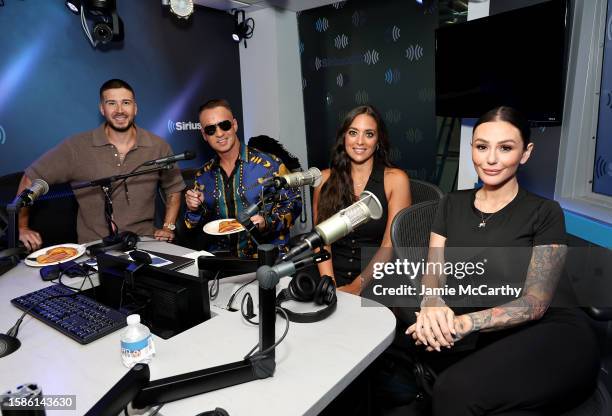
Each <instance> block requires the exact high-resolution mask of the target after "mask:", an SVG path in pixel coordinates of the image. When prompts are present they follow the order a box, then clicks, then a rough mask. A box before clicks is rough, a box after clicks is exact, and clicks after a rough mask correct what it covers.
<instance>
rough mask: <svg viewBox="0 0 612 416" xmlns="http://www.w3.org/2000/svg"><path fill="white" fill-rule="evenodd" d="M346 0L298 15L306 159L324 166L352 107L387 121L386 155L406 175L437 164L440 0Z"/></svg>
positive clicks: (424, 173)
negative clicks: (388, 148)
mask: <svg viewBox="0 0 612 416" xmlns="http://www.w3.org/2000/svg"><path fill="white" fill-rule="evenodd" d="M426 3H430V4H434V6H431V7H427V6H423V5H420V4H419V3H418V2H416V1H406V0H384V1H376V2H373V1H367V0H350V1H341V2H337V3H334V4H332V5H330V6H325V7H320V8H316V9H311V10H308V11H304V12H302V13H300V14H299V17H298V24H299V34H300V45H299V46H300V52H301V57H302V59H301V62H302V76H303V79H302V87H303V89H304V108H305V119H306V136H307V143H308V149H309V152H308V163H309V165H311V166H317V167H321V168H322V167H328V166H329V160H330V150H329V149H331V146H332V144H333V143H334V140H335V135H336V129H337V128H338V126H339V125H340V123H341V122H342V120H343V119H344V117H345V115H346V114H347V112H348V111H349V110H351V109H352V108H353V107H356V106H358V105H362V104H371V105H374V106H375V107H376V108H377V109H378V110H379V111H380V113H381V115H382V117H383V118H384V120H385V121H386V124H387V127H388V129H389V135H390V139H391V145H392V152H391V159H392V161H393V163H395V164H396V165H397V166H399V167H401V168H403V169H406V170H407V171H408V173H409V175H410V176H411V177H415V178H420V179H431V176H432V174H433V170H434V164H435V153H436V148H437V140H436V117H435V111H434V110H435V108H434V30H435V28H436V27H437V26H438V13H437V9H436V8H435V4H436V3H437V2H426Z"/></svg>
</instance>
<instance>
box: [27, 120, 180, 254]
mask: <svg viewBox="0 0 612 416" xmlns="http://www.w3.org/2000/svg"><path fill="white" fill-rule="evenodd" d="M136 132H137V133H136V145H135V146H134V147H133V148H132V149H131V150H130V151H129V152H128V153H127V155H125V159H124V160H123V161H121V160H120V158H119V153H118V152H117V149H116V148H115V146H114V145H112V144H111V143H110V142H109V141H108V139H107V137H106V134H105V132H104V124H102V125H100V126H99V127H98V128H96V129H95V130H92V131H87V132H83V133H79V134H77V135H75V136H73V137H70V138H68V139H66V140H64V141H63V142H61V143H60V144H58V145H57V146H56V147H54V148H53V149H51V150H50V151H48V152H47V153H45V154H44V155H42V156H41V157H40V158H39V159H38V160H36V161H35V162H34V163H32V165H30V166H29V167H28V168H27V169H26V171H25V173H26V175H27V176H28V177H29V178H30V179H32V180H33V179H37V178H40V179H43V180H45V181H47V182H48V183H49V184H53V183H64V182H80V181H92V180H95V179H100V178H105V177H108V176H113V175H120V174H125V173H129V172H131V171H132V170H133V169H134V168H136V167H137V166H138V165H140V164H141V163H143V162H146V161H148V160H153V159H158V158H161V157H165V156H168V155H171V154H173V152H172V149H171V148H170V145H168V143H166V142H165V141H164V140H163V139H161V138H160V137H158V136H156V135H154V134H153V133H151V132H148V131H146V130H144V129H142V128H138V127H137V128H136ZM119 184H120V181H119V182H115V183H114V184H113V186H117V185H119ZM158 184H160V185H161V188H162V189H163V190H164V192H165V194H166V196H167V195H170V194H172V193H175V192H180V191H182V190H183V189H184V188H185V183H184V181H183V178H182V176H181V173H180V171H179V169H178V168H177V167H176V166H175V167H174V168H173V169H171V170H166V171H163V172H162V173H160V172H156V173H149V174H145V175H141V176H135V177H132V178H129V179H127V180H126V183H125V185H126V186H124V185H120V186H118V187H117V189H116V190H115V191H114V193H113V195H112V200H113V210H114V215H113V218H114V221H115V223H116V224H117V226H118V228H119V231H132V232H135V233H137V234H139V235H151V234H153V232H154V227H153V218H154V214H155V193H156V191H157V186H158ZM74 193H75V196H76V199H77V201H78V203H79V213H78V218H77V234H78V237H79V242H81V243H84V242H88V241H92V240H97V239H100V238H102V237H105V236H107V235H108V234H109V230H108V225H107V223H106V220H105V217H104V194H103V192H102V190H101V189H100V187H93V188H84V189H79V190H75V191H74ZM43 238H44V236H43Z"/></svg>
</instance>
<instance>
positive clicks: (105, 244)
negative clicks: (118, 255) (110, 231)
mask: <svg viewBox="0 0 612 416" xmlns="http://www.w3.org/2000/svg"><path fill="white" fill-rule="evenodd" d="M139 240H140V239H139V238H138V235H136V234H134V233H133V232H131V231H123V232H121V233H119V234H117V235H112V236H107V237H104V238H103V239H102V242H101V243H98V244H94V245H91V246H89V247H87V254H89V255H90V256H95V255H96V254H100V253H106V252H107V251H112V250H117V251H129V250H134V249H135V248H136V243H138V241H139Z"/></svg>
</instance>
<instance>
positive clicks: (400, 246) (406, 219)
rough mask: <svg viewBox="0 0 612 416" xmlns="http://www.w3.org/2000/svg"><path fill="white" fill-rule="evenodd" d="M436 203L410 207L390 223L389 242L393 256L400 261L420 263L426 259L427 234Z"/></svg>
mask: <svg viewBox="0 0 612 416" xmlns="http://www.w3.org/2000/svg"><path fill="white" fill-rule="evenodd" d="M437 209H438V201H437V200H433V201H425V202H421V203H419V204H415V205H411V206H409V207H408V208H404V209H403V210H401V211H400V212H398V213H397V215H396V216H395V218H394V219H393V222H392V223H391V242H392V244H393V248H394V251H395V255H396V256H398V257H399V258H401V259H404V258H406V259H408V260H411V261H420V260H421V259H425V260H426V259H427V248H428V247H429V233H430V232H431V224H432V223H433V220H434V216H435V215H436V210H437Z"/></svg>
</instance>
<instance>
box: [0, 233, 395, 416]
mask: <svg viewBox="0 0 612 416" xmlns="http://www.w3.org/2000/svg"><path fill="white" fill-rule="evenodd" d="M139 247H141V248H143V249H147V248H148V249H150V250H154V251H159V252H167V253H171V254H185V253H187V252H189V250H188V249H185V248H182V247H178V246H173V245H170V244H166V243H141V244H139ZM183 272H186V273H195V272H197V266H196V265H194V266H190V267H189V268H186V269H184V270H183ZM243 279H244V278H243ZM243 279H239V278H236V279H234V278H232V279H231V280H230V281H225V282H224V281H223V280H222V281H221V282H222V284H221V291H220V296H219V300H217V301H214V302H212V304H213V305H215V304H216V305H219V304H221V305H225V304H226V303H227V299H228V294H229V293H231V292H233V290H234V289H235V288H237V287H238V285H239V283H236V281H237V280H238V281H239V280H242V281H244V280H243ZM232 280H233V281H234V283H231V281H232ZM284 283H285V284H286V282H284ZM46 285H48V283H46V282H43V281H42V280H41V279H40V277H39V275H38V270H37V269H33V268H29V267H27V266H25V265H23V264H20V265H19V266H18V267H16V268H15V269H13V270H11V271H10V272H8V273H6V274H5V275H4V276H0V331H2V332H6V331H7V330H8V329H9V328H10V327H11V326H12V325H13V324H14V323H15V321H16V320H17V319H18V318H19V316H20V315H21V313H22V312H21V311H20V310H19V309H17V308H16V307H14V306H13V305H12V304H11V303H10V300H11V299H13V298H15V297H17V296H20V295H23V294H26V293H29V292H32V291H34V290H38V289H40V288H42V287H44V286H46ZM248 290H249V291H250V292H251V293H252V294H253V295H255V300H256V295H257V287H256V283H253V284H252V285H250V286H249V288H248ZM241 299H242V295H240V296H238V297H237V299H236V302H235V305H234V306H235V307H236V308H238V307H239V301H240V300H241ZM372 305H375V304H373V303H372ZM284 306H286V307H288V308H292V310H297V311H299V310H300V309H301V310H303V311H304V310H313V309H314V305H312V304H302V303H300V304H297V303H295V302H287V303H286V304H284ZM212 312H213V313H214V314H217V316H214V317H213V318H212V319H210V320H209V321H207V322H204V323H202V324H200V325H197V326H196V327H194V328H191V329H190V330H188V331H185V332H183V333H181V334H179V335H177V336H175V337H173V338H171V339H168V340H163V339H161V338H159V337H155V345H156V349H157V356H156V357H155V358H154V359H153V361H152V362H151V364H150V369H151V380H155V379H159V378H164V377H169V376H172V375H177V374H182V373H186V372H190V371H195V370H200V369H204V368H208V367H212V366H216V365H221V364H226V363H230V362H235V361H239V360H241V359H242V358H243V357H244V355H245V354H246V353H247V352H248V351H249V350H250V349H251V348H252V347H253V346H254V345H255V344H256V343H257V341H258V334H259V333H258V328H257V327H255V326H253V325H250V324H248V323H246V322H245V321H244V320H243V319H242V317H241V315H240V313H239V312H229V311H226V310H224V309H221V308H219V307H216V306H212ZM284 325H285V321H284V319H282V318H277V323H276V335H277V338H278V337H279V336H280V335H281V334H282V332H283V329H284ZM394 330H395V318H394V316H393V314H392V313H391V312H390V311H389V310H388V309H387V308H385V307H363V306H362V299H361V298H359V297H357V296H353V295H347V294H344V293H339V294H338V308H337V310H336V312H334V313H333V314H332V315H331V317H329V318H328V319H326V320H324V321H321V322H317V323H312V324H296V323H293V322H292V323H291V326H290V329H289V333H288V335H287V337H286V338H285V340H284V341H283V342H282V343H281V344H280V345H279V346H278V347H277V348H276V372H275V374H274V377H271V378H267V379H263V380H257V381H253V382H250V383H245V384H242V385H238V386H233V387H229V388H225V389H222V390H217V391H214V392H210V393H206V394H202V395H198V396H194V397H191V398H188V399H184V400H179V401H176V402H173V403H168V404H165V405H164V406H163V407H162V409H161V411H160V413H159V414H160V415H173V416H174V415H190V416H193V415H196V414H197V413H199V412H202V411H204V410H211V409H214V408H215V407H222V408H224V409H225V410H227V411H228V412H229V414H230V415H231V416H239V415H249V416H252V415H264V414H265V415H282V416H286V415H302V414H304V415H316V414H318V413H319V412H320V411H321V410H323V409H324V408H325V407H326V406H327V405H328V404H329V403H330V402H331V401H332V399H333V398H334V397H336V396H337V395H338V394H339V393H340V392H341V391H342V390H343V389H344V388H345V387H346V386H347V385H348V384H349V383H350V382H351V381H352V380H353V379H354V378H355V377H356V376H357V375H359V373H361V372H362V371H363V370H364V369H365V368H366V367H367V366H368V365H369V364H370V363H371V362H372V361H373V360H374V359H375V358H376V357H377V356H378V355H379V354H380V353H382V352H383V351H384V349H385V348H386V347H387V346H389V345H390V344H391V341H392V339H393V333H394ZM119 333H120V331H117V332H115V333H113V334H110V335H107V336H106V337H103V338H101V339H99V340H96V341H94V342H92V343H90V344H88V345H80V344H78V343H77V342H75V341H73V340H71V339H70V338H68V337H67V336H65V335H63V334H61V333H60V332H58V331H56V330H54V329H52V328H51V327H49V326H47V325H45V324H43V323H41V322H40V321H38V320H37V319H35V318H32V317H29V316H28V317H26V318H25V319H24V321H23V323H22V325H21V328H20V330H19V335H18V338H19V339H20V341H21V343H22V345H21V348H20V349H19V350H17V351H16V352H14V353H13V354H11V355H9V356H7V357H4V358H0V392H1V391H5V390H8V389H12V388H14V387H15V386H17V385H19V384H23V383H29V382H34V383H37V384H38V385H39V386H40V387H41V388H42V390H43V393H44V394H75V395H76V402H77V410H76V412H75V411H68V412H62V411H55V410H54V411H48V414H51V413H52V414H53V415H61V414H78V415H82V414H84V413H85V412H86V411H87V410H89V409H90V408H91V406H92V405H93V404H94V403H95V402H97V401H98V400H99V399H100V398H101V397H102V395H104V394H105V393H106V392H107V391H108V390H109V389H110V388H111V387H112V386H113V385H114V384H115V383H116V382H117V381H118V380H119V379H120V378H121V377H122V376H123V375H124V374H125V373H126V372H127V369H126V368H125V367H124V366H123V365H122V363H121V357H120V353H119Z"/></svg>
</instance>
